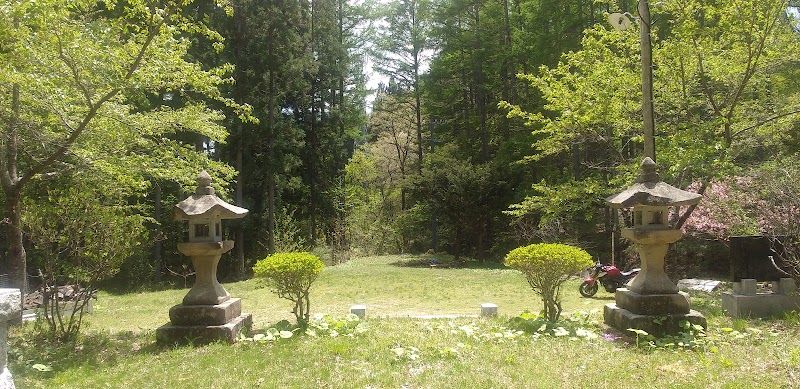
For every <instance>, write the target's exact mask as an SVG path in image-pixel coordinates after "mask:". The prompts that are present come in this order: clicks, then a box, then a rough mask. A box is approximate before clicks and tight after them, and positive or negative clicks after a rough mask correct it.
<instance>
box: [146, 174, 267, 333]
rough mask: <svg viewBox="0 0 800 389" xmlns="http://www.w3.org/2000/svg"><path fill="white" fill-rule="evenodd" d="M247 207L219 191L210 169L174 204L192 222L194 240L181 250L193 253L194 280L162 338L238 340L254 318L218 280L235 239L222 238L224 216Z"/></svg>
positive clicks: (238, 213) (233, 215)
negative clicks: (223, 259) (219, 269)
mask: <svg viewBox="0 0 800 389" xmlns="http://www.w3.org/2000/svg"><path fill="white" fill-rule="evenodd" d="M247 212H248V211H247V209H244V208H240V207H237V206H235V205H231V204H228V203H226V202H225V201H222V200H221V199H220V198H219V197H217V196H216V195H215V194H214V188H213V187H212V186H211V176H209V175H208V173H206V172H205V171H203V172H202V173H200V175H199V176H198V177H197V190H196V191H195V193H194V194H192V195H191V196H189V197H188V198H187V199H186V200H183V201H181V202H180V203H178V204H177V205H176V206H175V220H186V221H188V222H189V241H188V242H184V243H178V251H180V252H181V253H182V254H183V255H186V256H188V257H190V258H191V260H192V265H193V266H194V269H195V282H194V285H193V286H192V288H191V289H190V290H189V293H187V294H186V296H185V297H184V298H183V303H182V304H179V305H176V306H174V307H172V308H171V309H170V310H169V318H170V323H167V324H165V325H163V326H161V327H160V328H158V330H156V339H157V341H158V342H159V343H163V344H175V343H192V344H206V343H211V342H215V341H223V342H228V343H233V342H235V341H236V339H237V337H238V334H239V331H241V329H242V328H243V327H249V326H250V325H251V324H252V320H253V319H252V315H251V314H249V313H246V314H242V305H241V299H238V298H231V297H230V294H228V291H226V290H225V288H224V287H223V286H222V285H221V284H220V283H219V281H217V265H218V264H219V260H220V257H221V256H222V254H224V253H226V252H228V251H230V250H231V249H232V248H233V241H232V240H223V239H222V219H238V218H242V217H244V216H245V215H246V214H247Z"/></svg>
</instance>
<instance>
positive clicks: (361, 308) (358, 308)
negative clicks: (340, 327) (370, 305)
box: [350, 305, 367, 319]
mask: <svg viewBox="0 0 800 389" xmlns="http://www.w3.org/2000/svg"><path fill="white" fill-rule="evenodd" d="M350 313H352V314H354V315H356V316H358V318H359V319H363V318H365V317H367V306H366V305H353V306H352V307H350Z"/></svg>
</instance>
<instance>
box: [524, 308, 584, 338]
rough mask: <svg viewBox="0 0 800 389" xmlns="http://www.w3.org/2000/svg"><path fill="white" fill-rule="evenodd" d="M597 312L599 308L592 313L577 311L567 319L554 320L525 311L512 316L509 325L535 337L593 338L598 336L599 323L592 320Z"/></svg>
mask: <svg viewBox="0 0 800 389" xmlns="http://www.w3.org/2000/svg"><path fill="white" fill-rule="evenodd" d="M597 312H598V311H597V310H594V311H593V312H590V313H585V312H580V311H575V312H573V313H572V315H569V316H567V317H566V320H560V321H556V322H553V321H550V320H549V319H548V318H547V317H546V316H540V315H536V314H534V313H531V312H528V311H525V312H523V313H522V314H520V315H519V316H515V317H513V318H511V320H510V321H509V323H508V326H509V327H511V328H513V329H517V330H520V331H524V332H525V333H527V334H530V335H531V336H533V337H534V338H539V337H540V336H554V337H564V336H567V337H571V338H583V339H586V340H592V339H596V338H597V333H596V331H597V329H598V328H597V327H598V325H597V322H596V321H594V320H592V316H593V314H596V313H597Z"/></svg>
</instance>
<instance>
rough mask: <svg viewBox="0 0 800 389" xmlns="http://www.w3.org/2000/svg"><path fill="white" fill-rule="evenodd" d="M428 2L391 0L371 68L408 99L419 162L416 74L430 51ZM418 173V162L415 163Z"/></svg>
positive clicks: (419, 115)
mask: <svg viewBox="0 0 800 389" xmlns="http://www.w3.org/2000/svg"><path fill="white" fill-rule="evenodd" d="M431 6H432V4H431V2H429V1H427V0H395V1H394V2H393V3H391V5H390V7H389V8H388V10H387V12H386V14H385V15H384V17H385V20H386V23H387V24H388V28H386V29H385V30H383V32H382V33H380V34H379V36H378V38H377V53H376V56H375V68H376V70H377V71H378V72H380V73H383V74H384V75H386V76H388V77H391V78H392V79H393V80H394V81H395V82H397V86H398V89H399V91H398V92H401V93H398V94H397V97H398V98H400V96H403V95H405V96H407V97H410V98H411V101H412V104H413V107H414V116H413V118H414V125H415V127H416V128H415V130H416V136H417V142H416V143H417V160H418V161H420V162H421V161H422V160H423V157H422V145H423V142H422V89H421V84H420V77H421V75H422V67H423V64H424V62H425V58H426V54H427V53H426V51H428V50H430V32H429V30H430V28H431V19H430V18H431V14H430V9H431ZM418 169H419V172H420V173H421V172H422V165H421V164H420V165H418Z"/></svg>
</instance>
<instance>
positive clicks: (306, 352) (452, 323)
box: [9, 256, 800, 388]
mask: <svg viewBox="0 0 800 389" xmlns="http://www.w3.org/2000/svg"><path fill="white" fill-rule="evenodd" d="M418 259H419V258H418V257H410V256H386V257H370V258H360V259H356V260H353V261H351V262H348V263H346V264H343V265H339V266H336V267H330V268H326V269H325V270H324V271H323V273H322V275H321V276H320V278H319V279H318V281H317V283H316V284H315V285H314V287H313V288H312V290H313V294H312V298H311V309H312V312H315V313H327V314H330V315H331V316H333V317H337V318H344V317H345V316H346V314H347V313H348V311H349V307H350V306H351V305H353V304H365V305H366V306H367V315H368V318H367V320H366V321H365V322H364V323H363V324H362V325H361V326H360V327H359V329H360V330H362V332H357V333H356V332H353V331H350V332H348V331H346V330H343V331H342V333H341V334H340V335H339V336H335V337H334V336H331V335H320V336H318V337H311V336H293V337H291V338H289V339H281V340H278V341H270V342H252V341H243V342H239V343H237V344H235V345H232V346H231V345H223V344H214V345H209V346H204V347H177V348H161V347H158V346H156V345H155V329H156V328H157V327H158V326H160V325H162V324H164V323H166V322H167V321H168V317H167V312H168V309H169V307H171V306H172V305H175V304H177V303H179V302H180V300H181V299H182V298H183V296H184V295H185V294H186V290H167V291H158V292H146V293H135V294H134V293H132V294H125V295H112V294H101V295H100V297H99V299H98V301H97V302H96V304H95V313H93V314H92V315H90V316H88V318H87V322H86V327H85V331H84V333H85V334H86V336H85V337H84V338H83V339H82V340H81V341H80V342H79V343H78V344H77V345H70V346H44V345H42V344H41V342H37V341H36V339H33V338H32V333H33V331H32V325H28V326H26V327H23V328H13V329H12V330H11V334H10V343H11V347H12V349H11V351H10V355H9V366H10V369H11V371H12V374H13V375H14V378H15V381H16V383H17V387H18V388H38V387H41V388H55V387H65V388H98V387H110V388H119V387H129V388H184V387H187V388H250V387H265V388H273V387H274V388H284V387H290V388H324V387H330V388H401V387H406V388H533V387H543V388H548V387H554V388H555V387H600V388H604V387H605V388H620V387H625V388H628V387H659V388H661V387H680V388H684V387H698V388H707V387H712V388H714V387H731V388H739V387H753V388H765V387H794V386H800V383H797V379H796V376H797V377H800V336H798V335H800V334H799V332H800V331H798V326H797V324H798V322H800V316H798V315H787V317H786V318H783V319H776V320H769V321H762V320H750V321H745V320H736V321H732V320H731V319H729V318H726V317H725V316H723V315H722V314H721V310H720V308H719V297H718V296H709V295H695V296H694V299H693V307H694V308H695V309H698V310H700V311H701V312H703V313H704V314H705V315H706V317H707V318H708V320H709V329H708V331H707V335H708V337H707V338H705V340H706V344H705V345H701V346H699V347H696V348H694V349H693V350H687V349H679V347H676V348H669V349H663V348H660V349H648V348H646V347H639V348H637V347H635V345H634V344H633V343H635V340H633V339H628V338H621V339H620V338H618V337H617V336H616V335H618V334H615V333H613V332H611V333H607V332H608V331H607V330H606V329H605V328H604V327H603V326H602V325H600V324H599V323H601V322H602V310H601V308H602V306H603V305H604V304H605V303H607V302H610V301H613V298H612V295H611V294H609V293H605V292H604V291H600V292H599V293H598V295H597V296H596V297H595V298H593V299H586V298H582V297H580V296H579V294H578V291H577V286H578V281H577V280H576V281H571V282H568V283H567V284H566V285H565V288H564V290H563V302H564V309H565V311H567V312H566V313H565V316H567V317H576V318H577V317H580V318H581V320H580V322H579V323H568V325H567V324H565V326H567V327H569V326H570V325H571V326H573V327H572V329H573V330H574V329H575V328H579V329H581V330H586V331H587V332H590V333H591V334H593V335H594V336H588V335H587V336H574V335H567V336H553V335H543V336H538V335H531V334H520V333H518V332H515V331H514V330H512V329H510V328H509V319H510V318H511V317H512V316H517V315H519V314H520V313H521V312H523V311H524V310H526V309H527V310H530V311H534V312H536V311H538V310H539V307H540V303H539V301H538V297H537V296H535V295H534V294H533V293H532V292H531V291H530V289H529V287H528V285H527V283H526V282H525V280H524V278H523V277H522V276H521V275H520V274H518V273H516V272H514V271H511V270H506V269H501V268H497V269H486V268H483V269H481V268H462V269H431V268H428V267H427V266H412V265H414V264H415V263H417V262H418V261H417V260H418ZM225 287H226V288H227V289H228V291H229V292H230V293H231V295H232V296H234V297H240V298H242V304H243V309H244V311H245V312H250V313H252V314H253V317H254V322H255V323H254V332H256V333H258V332H264V330H265V329H266V327H268V326H269V325H271V324H274V323H276V322H278V321H280V320H283V319H292V315H291V313H290V312H289V311H290V309H291V303H290V302H288V301H285V300H280V299H277V298H276V297H274V296H273V295H272V293H270V292H269V291H268V290H266V289H264V288H263V287H261V285H260V284H259V283H258V281H256V280H249V281H244V282H238V283H232V284H226V285H225ZM482 302H493V303H496V304H497V305H498V306H499V311H500V317H497V318H492V319H485V318H478V317H477V314H478V313H479V311H480V309H479V305H480V303H482ZM575 311H580V312H583V313H582V314H575V315H573V314H572V312H575ZM592 312H593V313H592ZM447 315H471V316H467V317H456V318H434V319H430V318H421V317H423V316H447ZM320 334H322V332H320ZM573 334H574V333H573ZM35 365H36V366H37V367H39V369H36V368H34V366H35ZM43 366H45V367H46V368H45V369H42V367H43ZM48 369H51V370H50V371H40V370H48Z"/></svg>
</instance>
